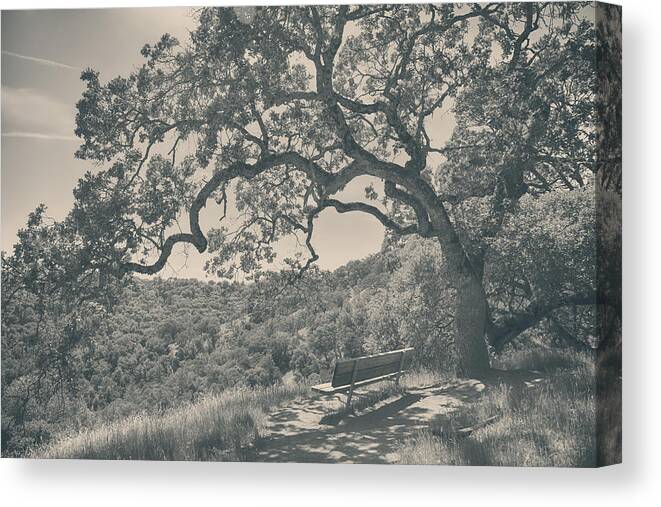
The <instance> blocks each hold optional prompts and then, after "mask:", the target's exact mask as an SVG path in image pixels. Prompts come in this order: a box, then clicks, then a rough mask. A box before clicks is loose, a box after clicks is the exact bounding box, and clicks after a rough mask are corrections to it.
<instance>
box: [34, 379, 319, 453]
mask: <svg viewBox="0 0 661 507" xmlns="http://www.w3.org/2000/svg"><path fill="white" fill-rule="evenodd" d="M307 391H308V387H307V386H303V385H293V386H283V385H280V386H274V387H269V388H262V389H237V390H231V391H226V392H224V393H222V394H220V395H217V396H211V397H208V398H205V399H203V400H201V401H199V402H197V403H193V404H190V405H186V406H183V407H181V408H178V409H175V410H172V411H169V412H167V413H165V414H163V415H150V414H143V415H136V416H133V417H129V418H127V419H123V420H120V421H117V422H114V423H109V424H104V425H101V426H99V427H96V428H93V429H90V430H87V431H84V432H81V433H77V434H74V435H71V436H68V437H64V438H62V439H60V440H58V441H56V442H54V443H52V444H51V445H49V446H47V447H45V448H44V449H41V450H39V451H36V452H34V453H33V457H35V458H56V459H57V458H60V459H83V458H84V459H118V460H123V459H132V460H176V461H183V460H195V461H241V460H244V459H246V458H247V457H248V454H247V453H248V450H249V449H250V447H252V446H253V445H254V443H255V440H256V439H257V438H258V437H259V435H260V432H261V431H262V430H263V428H264V423H265V419H266V412H267V411H268V410H269V409H270V408H271V407H274V406H276V405H278V404H280V403H282V402H284V401H288V400H291V399H294V398H297V397H299V396H301V395H304V394H307Z"/></svg>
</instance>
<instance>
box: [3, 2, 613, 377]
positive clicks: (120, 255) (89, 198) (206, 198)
mask: <svg viewBox="0 0 661 507" xmlns="http://www.w3.org/2000/svg"><path fill="white" fill-rule="evenodd" d="M196 16H197V27H196V28H195V30H194V31H192V32H191V34H190V38H189V40H187V41H185V42H183V43H180V42H179V41H177V40H176V39H174V38H173V37H171V36H169V35H167V34H166V35H164V36H163V37H162V38H161V39H160V40H159V41H158V42H157V43H155V44H148V45H146V46H145V47H144V48H143V49H142V55H143V56H144V58H145V61H144V63H143V64H142V65H141V66H140V67H139V68H137V69H136V70H135V71H134V72H132V73H130V74H129V75H128V76H125V77H117V78H114V79H111V80H109V81H104V80H103V79H102V77H101V76H100V75H99V73H98V72H96V71H94V70H92V69H88V70H86V71H85V72H84V73H83V74H82V79H83V80H84V81H85V83H86V91H85V92H84V94H83V97H82V98H81V100H80V101H79V103H78V106H77V107H78V113H77V116H76V125H77V127H76V134H77V135H78V136H79V137H80V138H81V139H82V141H83V143H82V145H81V146H80V148H79V149H78V151H77V152H76V156H78V157H80V158H82V159H85V160H89V161H90V162H93V163H95V164H100V166H101V168H100V169H98V170H95V171H93V172H92V171H90V172H89V173H87V174H86V175H85V176H84V177H83V178H82V179H81V180H80V182H79V184H78V186H77V187H76V189H75V191H74V195H75V205H74V208H73V210H72V211H71V214H70V215H69V216H68V217H67V218H66V220H65V221H64V222H63V224H62V225H60V227H63V228H64V229H65V230H66V231H67V233H66V234H67V235H68V237H70V239H71V241H70V244H69V246H68V247H67V248H69V249H70V250H69V251H70V252H71V253H72V255H75V259H76V262H77V266H78V267H77V268H76V270H74V271H73V272H72V273H74V279H75V280H76V281H77V283H78V286H80V283H79V281H80V280H81V279H84V280H86V281H88V282H89V283H90V284H91V286H92V287H100V286H102V285H104V284H105V282H106V281H107V280H110V279H120V280H121V279H123V278H124V277H125V276H126V275H127V274H129V273H141V274H155V273H158V272H159V271H160V270H162V269H163V267H164V266H165V265H166V263H167V261H168V258H169V257H170V255H171V254H172V252H173V249H174V248H175V247H176V246H177V245H180V244H183V245H189V246H192V247H194V248H195V249H197V251H199V252H204V251H207V250H208V251H210V252H212V253H213V254H214V255H213V257H212V259H211V260H210V261H209V262H208V264H207V268H208V270H209V271H210V272H211V273H214V274H217V275H220V276H225V277H230V278H231V277H233V276H234V275H235V274H236V273H237V272H243V273H247V274H251V273H252V274H254V273H259V272H260V271H261V270H262V268H263V267H264V265H265V264H267V263H269V262H272V261H273V260H274V258H275V255H276V254H275V251H274V243H275V242H276V241H278V240H279V239H280V238H282V237H286V236H289V235H294V234H295V235H298V236H300V238H301V244H302V245H304V250H303V251H302V252H301V255H300V256H297V257H295V258H291V259H287V260H286V262H287V264H288V265H289V267H290V268H291V274H292V276H293V277H294V278H297V277H301V276H303V274H304V273H305V271H306V270H308V269H309V268H310V266H311V265H313V263H314V262H315V261H316V260H317V259H318V253H317V252H316V251H315V248H314V236H313V232H314V224H315V220H316V219H317V218H318V216H319V214H320V213H321V212H322V211H323V210H324V209H327V208H331V209H334V210H336V211H337V212H339V213H347V212H361V213H366V214H369V215H371V216H373V217H375V218H376V219H377V220H378V221H379V222H380V223H381V224H382V225H383V226H384V227H385V228H386V229H387V230H388V231H389V234H390V236H391V238H390V239H389V241H391V240H392V241H397V240H398V239H397V238H401V237H403V236H407V235H418V236H421V237H423V238H427V239H432V240H434V241H437V242H438V244H439V245H440V247H441V250H442V255H443V261H442V265H443V270H444V279H447V282H448V284H449V290H451V291H453V297H452V299H451V301H452V304H453V305H454V312H453V326H454V337H455V338H454V339H455V342H456V344H457V347H458V355H459V359H460V363H461V364H462V369H463V370H464V371H465V372H467V373H470V372H477V371H480V370H484V369H485V368H487V369H488V367H489V359H488V353H487V347H486V345H485V336H486V337H487V341H488V342H489V344H490V345H491V346H492V347H494V348H496V349H498V348H500V347H502V346H504V345H505V344H506V343H507V342H508V341H509V340H511V339H513V338H515V337H516V336H517V335H518V334H519V333H520V332H522V331H524V330H525V329H527V328H528V327H530V326H533V325H535V324H536V323H538V322H539V321H540V320H541V319H543V318H546V317H547V316H549V315H550V314H551V312H553V311H555V310H557V309H558V308H562V307H563V306H567V305H576V304H580V305H583V304H597V303H608V302H609V294H598V287H597V286H596V281H595V277H591V276H590V274H589V272H590V269H591V266H592V265H594V262H595V261H594V255H592V252H594V251H595V249H594V248H593V246H592V245H593V243H594V241H595V240H594V237H593V236H591V235H590V233H589V232H586V231H589V230H590V228H591V227H594V216H591V215H590V209H591V208H590V204H589V203H590V202H591V197H590V195H591V193H592V194H594V192H595V186H596V185H600V188H603V190H604V192H611V191H614V192H619V178H618V177H615V178H611V177H610V175H612V174H616V173H617V171H616V170H611V169H609V168H611V167H613V166H615V167H617V166H618V165H619V164H621V159H619V157H620V155H619V152H618V151H617V150H616V149H615V150H611V152H609V153H608V154H607V155H603V153H602V152H601V151H600V150H599V146H601V144H603V142H604V139H610V140H612V139H616V138H617V132H611V131H604V130H603V129H600V124H599V123H598V120H599V118H602V119H603V118H604V117H611V116H612V115H614V114H617V111H618V110H617V109H613V108H608V107H605V106H603V104H605V102H607V101H608V100H607V99H608V97H609V95H608V93H611V94H613V93H616V88H615V87H611V88H609V90H607V92H608V93H606V92H604V91H603V90H600V89H599V88H598V86H597V79H598V78H599V77H600V74H599V73H598V72H597V71H596V63H595V62H596V61H597V57H598V56H599V57H600V58H601V59H602V60H603V59H606V61H608V58H615V59H616V58H617V54H618V47H617V44H615V45H603V44H600V42H599V37H598V35H599V33H600V30H601V31H604V30H609V29H612V27H611V26H610V24H609V23H611V24H612V21H606V22H602V23H601V24H600V25H599V26H598V23H597V22H596V16H595V7H594V5H593V4H591V3H534V4H533V3H497V4H496V3H492V4H441V5H431V4H429V5H365V6H348V5H342V6H306V7H257V8H243V9H233V8H204V9H201V10H199V11H197V13H196ZM603 72H605V73H607V74H608V76H610V77H611V78H613V73H612V72H609V71H608V69H607V66H605V68H604V70H603ZM616 78H617V76H615V78H613V79H612V81H613V82H614V83H615V82H616V81H617V79H616ZM614 90H615V91H614ZM602 106H603V107H602ZM445 114H451V115H452V116H453V117H454V121H455V122H456V127H455V128H454V131H453V132H452V135H451V137H450V138H449V139H443V138H441V137H442V136H439V134H438V128H437V127H438V124H439V123H438V122H440V121H442V118H443V115H445ZM599 115H601V116H599ZM602 123H603V122H602ZM600 143H601V144H600ZM605 157H606V158H607V160H608V162H607V163H604V159H605ZM598 158H599V160H598ZM604 168H606V169H604ZM600 171H601V173H603V174H601V176H602V177H601V178H596V176H597V175H598V174H599V173H600ZM604 174H607V175H608V177H605V176H604ZM360 176H367V177H369V178H371V181H372V182H373V183H372V184H371V185H370V186H368V187H367V188H366V189H365V190H366V191H365V199H363V200H360V201H343V200H341V199H340V197H338V194H339V193H340V192H341V190H342V189H344V188H345V187H346V186H347V185H348V184H349V183H351V182H353V181H354V180H356V178H358V177H360ZM612 203H613V206H615V207H616V206H617V199H613V200H612ZM207 206H218V207H219V209H220V210H222V212H221V213H222V218H221V220H220V224H219V225H218V226H216V227H211V228H208V229H206V230H203V227H202V226H201V222H200V217H201V213H202V211H203V209H204V208H206V207H207ZM228 207H231V208H234V209H236V211H237V212H238V214H239V224H238V226H237V227H232V228H230V227H229V226H228V225H227V224H226V223H225V222H226V220H224V217H225V216H226V214H227V209H228ZM613 213H615V214H617V210H616V211H614V212H613ZM549 215H550V217H551V218H550V219H548V222H547V221H546V219H547V218H548V217H549ZM533 217H534V218H533ZM575 217H578V218H575ZM536 220H543V222H544V223H542V224H540V223H539V222H537V221H536ZM574 220H576V223H575V224H572V221H574ZM568 226H569V227H568ZM563 228H564V229H563ZM65 236H66V235H65ZM615 236H617V235H616V234H615ZM617 241H618V238H617V237H614V238H613V242H614V243H617ZM541 245H544V248H541ZM564 247H566V248H567V250H566V251H562V252H561V250H562V248H564ZM595 248H596V247H595ZM52 253H53V252H52V251H51V250H48V252H47V255H48V256H50V257H49V258H52V255H51V254H52ZM573 255H577V256H579V257H578V258H579V259H580V260H578V261H575V260H574V259H575V257H572V256H573ZM563 270H564V272H565V275H566V276H560V277H559V276H557V275H558V273H562V272H563ZM3 276H4V271H3ZM439 283H440V282H439ZM402 304H404V302H403V301H399V305H400V306H401V305H402Z"/></svg>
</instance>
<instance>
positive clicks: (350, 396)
mask: <svg viewBox="0 0 661 507" xmlns="http://www.w3.org/2000/svg"><path fill="white" fill-rule="evenodd" d="M352 397H353V384H352V385H351V387H350V388H349V392H348V393H347V407H346V409H347V410H349V409H350V408H351V398H352Z"/></svg>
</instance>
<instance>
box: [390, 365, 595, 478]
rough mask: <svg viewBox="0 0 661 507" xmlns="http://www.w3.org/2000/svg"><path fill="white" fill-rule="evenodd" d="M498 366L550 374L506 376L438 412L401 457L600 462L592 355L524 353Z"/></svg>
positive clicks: (415, 460) (452, 461)
mask: <svg viewBox="0 0 661 507" xmlns="http://www.w3.org/2000/svg"><path fill="white" fill-rule="evenodd" d="M540 365H543V367H542V368H540ZM498 366H499V367H505V366H507V367H509V368H512V367H516V368H521V367H526V368H530V367H533V368H534V369H537V370H544V371H545V373H544V380H543V382H541V383H539V384H534V385H533V386H531V387H528V386H513V385H508V384H500V385H495V386H492V387H490V388H488V389H487V390H486V391H485V394H484V395H483V396H482V397H481V398H480V399H479V400H478V401H477V402H475V403H473V404H471V405H467V406H466V407H464V408H463V409H462V410H461V411H460V412H457V413H454V414H449V415H448V416H446V417H443V418H440V419H438V420H436V421H435V422H434V423H433V425H432V427H431V428H430V429H429V430H428V431H425V432H422V433H421V434H419V435H418V436H417V437H416V438H413V439H410V440H409V441H407V442H405V443H404V444H403V445H402V447H401V449H400V452H399V454H400V462H401V463H403V464H446V465H493V466H565V467H592V466H595V464H596V460H597V456H596V447H597V442H596V428H595V407H596V403H595V372H594V363H593V360H592V358H591V357H589V356H587V355H586V356H583V355H580V356H576V355H575V354H574V355H564V354H558V353H555V352H549V353H548V354H547V355H544V354H541V355H537V357H533V356H531V355H530V354H527V355H526V354H522V355H521V354H519V356H518V357H514V358H510V359H509V360H508V361H507V363H506V364H505V363H503V364H499V365H498ZM551 367H553V368H551ZM485 421H488V422H489V424H484V422H485ZM462 429H463V430H464V431H462Z"/></svg>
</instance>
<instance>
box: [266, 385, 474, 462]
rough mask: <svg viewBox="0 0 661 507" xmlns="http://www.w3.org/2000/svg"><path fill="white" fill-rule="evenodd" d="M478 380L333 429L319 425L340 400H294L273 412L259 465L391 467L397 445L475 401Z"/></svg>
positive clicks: (382, 407) (417, 392) (410, 398)
mask: <svg viewBox="0 0 661 507" xmlns="http://www.w3.org/2000/svg"><path fill="white" fill-rule="evenodd" d="M484 387H485V386H484V384H481V383H480V382H479V381H477V380H463V381H456V382H452V383H445V384H442V385H435V386H428V387H423V388H418V389H409V390H408V391H407V394H406V395H404V396H402V397H399V398H396V399H389V400H385V401H384V402H381V403H379V404H377V405H376V406H374V407H371V408H369V409H366V410H365V411H364V413H363V414H359V415H357V416H355V417H349V418H348V419H346V420H345V421H343V422H342V423H340V424H339V425H337V426H327V425H322V424H320V420H321V418H322V417H323V416H324V415H327V414H328V413H329V412H330V411H331V410H333V409H336V408H338V407H340V406H341V401H339V400H334V401H328V399H327V398H326V399H324V398H321V397H318V398H309V399H305V400H297V401H295V402H293V403H289V404H287V405H286V406H284V407H282V408H280V409H278V410H276V411H275V412H273V413H272V414H271V415H270V417H269V421H268V426H267V428H268V429H267V435H266V437H265V438H264V439H263V441H262V445H261V447H260V449H258V450H257V456H256V457H255V458H256V460H257V461H277V462H299V463H301V462H316V463H320V462H321V463H395V462H397V460H398V455H397V449H398V447H399V445H400V443H401V442H402V441H404V440H406V439H407V438H409V437H412V436H414V435H415V434H416V433H417V432H419V431H420V430H422V429H424V428H428V427H429V424H430V422H431V421H432V420H433V419H434V418H436V417H439V416H440V415H442V414H447V413H449V412H452V411H454V410H456V409H457V408H459V407H461V406H462V405H464V404H466V403H468V402H470V401H472V400H474V399H476V398H477V397H478V396H479V394H480V392H481V391H482V390H483V389H484Z"/></svg>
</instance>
